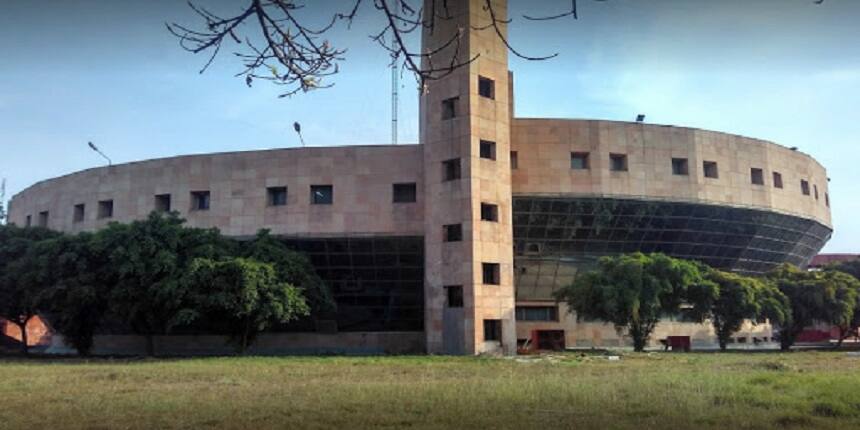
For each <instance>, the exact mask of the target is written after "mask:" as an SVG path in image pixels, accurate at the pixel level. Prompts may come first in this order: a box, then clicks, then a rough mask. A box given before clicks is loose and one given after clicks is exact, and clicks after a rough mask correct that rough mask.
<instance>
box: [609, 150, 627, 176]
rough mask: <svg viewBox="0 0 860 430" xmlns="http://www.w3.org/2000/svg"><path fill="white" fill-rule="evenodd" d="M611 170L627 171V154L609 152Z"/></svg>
mask: <svg viewBox="0 0 860 430" xmlns="http://www.w3.org/2000/svg"><path fill="white" fill-rule="evenodd" d="M609 170H612V171H613V172H626V171H627V154H609Z"/></svg>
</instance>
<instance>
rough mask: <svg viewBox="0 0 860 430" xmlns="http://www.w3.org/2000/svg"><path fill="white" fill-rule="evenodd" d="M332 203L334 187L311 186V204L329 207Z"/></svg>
mask: <svg viewBox="0 0 860 430" xmlns="http://www.w3.org/2000/svg"><path fill="white" fill-rule="evenodd" d="M333 202H334V187H333V186H331V185H311V204H312V205H330V204H332V203H333Z"/></svg>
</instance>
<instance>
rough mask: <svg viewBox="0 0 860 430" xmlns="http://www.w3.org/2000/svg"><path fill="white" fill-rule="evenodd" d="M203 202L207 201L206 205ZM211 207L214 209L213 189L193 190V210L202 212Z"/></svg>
mask: <svg viewBox="0 0 860 430" xmlns="http://www.w3.org/2000/svg"><path fill="white" fill-rule="evenodd" d="M203 203H205V205H204V204H203ZM210 209H212V192H211V191H208V190H201V191H191V212H202V211H208V210H210Z"/></svg>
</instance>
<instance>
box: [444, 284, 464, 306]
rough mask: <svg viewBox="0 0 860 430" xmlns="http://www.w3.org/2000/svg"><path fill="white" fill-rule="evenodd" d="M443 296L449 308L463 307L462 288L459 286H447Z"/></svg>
mask: <svg viewBox="0 0 860 430" xmlns="http://www.w3.org/2000/svg"><path fill="white" fill-rule="evenodd" d="M445 295H446V296H447V298H448V303H446V304H447V305H448V307H449V308H462V307H463V287H462V286H461V285H448V286H446V287H445Z"/></svg>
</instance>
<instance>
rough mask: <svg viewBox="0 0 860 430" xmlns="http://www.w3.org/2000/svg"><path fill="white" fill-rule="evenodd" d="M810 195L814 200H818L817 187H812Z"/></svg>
mask: <svg viewBox="0 0 860 430" xmlns="http://www.w3.org/2000/svg"><path fill="white" fill-rule="evenodd" d="M812 194H813V195H815V200H818V185H813V186H812Z"/></svg>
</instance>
